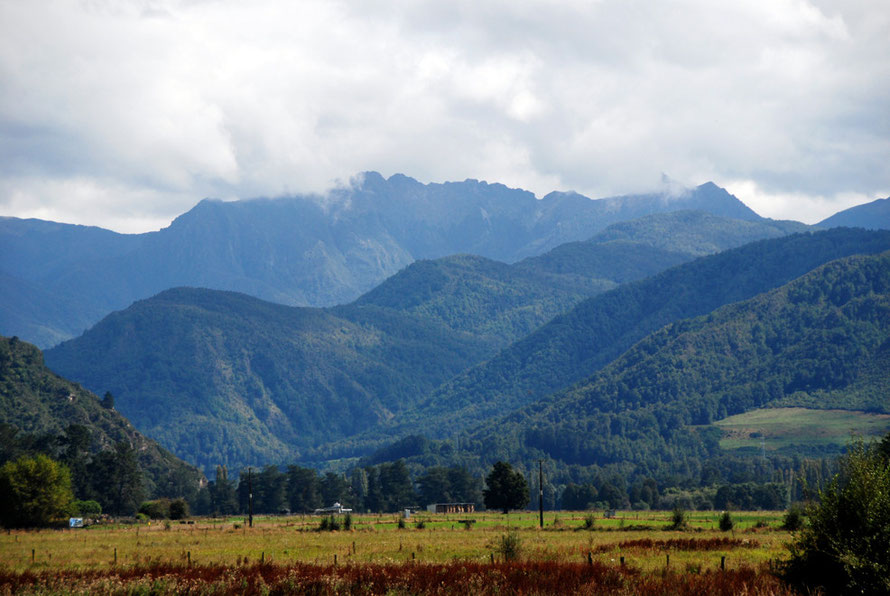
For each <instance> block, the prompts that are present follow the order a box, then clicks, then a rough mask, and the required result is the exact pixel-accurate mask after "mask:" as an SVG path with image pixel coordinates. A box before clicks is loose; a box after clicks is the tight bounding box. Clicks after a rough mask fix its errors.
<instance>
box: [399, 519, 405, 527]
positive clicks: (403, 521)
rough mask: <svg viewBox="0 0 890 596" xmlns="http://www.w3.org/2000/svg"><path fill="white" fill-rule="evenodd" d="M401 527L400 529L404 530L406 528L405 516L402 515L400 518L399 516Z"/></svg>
mask: <svg viewBox="0 0 890 596" xmlns="http://www.w3.org/2000/svg"><path fill="white" fill-rule="evenodd" d="M399 529H400V530H404V529H405V518H404V517H400V518H399Z"/></svg>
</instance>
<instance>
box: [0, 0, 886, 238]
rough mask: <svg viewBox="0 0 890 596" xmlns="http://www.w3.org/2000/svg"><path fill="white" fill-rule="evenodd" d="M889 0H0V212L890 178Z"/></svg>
mask: <svg viewBox="0 0 890 596" xmlns="http://www.w3.org/2000/svg"><path fill="white" fill-rule="evenodd" d="M888 31H890V3H888V2H887V1H886V0H845V1H835V2H829V1H806V0H744V1H735V0H726V1H722V0H721V1H719V2H715V1H714V0H677V1H672V0H649V1H635V0H564V1H562V2H552V1H551V0H546V1H528V0H503V1H501V0H489V1H485V0H448V1H440V0H435V1H433V0H401V1H400V0H385V1H384V0H356V1H354V2H337V1H335V0H325V1H314V0H299V1H293V0H251V1H250V2H244V1H242V0H219V1H216V0H181V1H175V0H158V1H152V0H142V1H124V0H120V1H107V0H81V1H73V0H71V1H66V0H57V1H49V0H46V1H44V0H28V1H25V0H0V215H6V216H15V217H36V218H40V219H48V220H54V221H63V222H69V223H79V224H89V225H98V226H102V227H106V228H110V229H114V230H117V231H120V232H143V231H148V230H155V229H159V228H161V227H164V226H166V225H168V224H169V222H170V221H171V220H172V219H173V218H174V217H176V216H177V215H179V214H181V213H183V212H185V211H187V210H188V209H190V208H191V207H192V206H194V204H195V203H197V202H198V201H199V200H201V199H202V198H205V197H214V198H221V199H224V200H234V199H239V198H251V197H258V196H270V197H274V196H282V195H291V194H298V193H323V192H324V191H325V190H326V189H330V188H332V187H335V186H342V185H345V184H349V181H350V180H351V179H353V177H354V176H355V175H356V174H358V173H359V172H362V171H366V170H375V171H379V172H380V173H382V174H383V175H384V176H390V175H392V174H395V173H403V174H405V175H408V176H411V177H413V178H416V179H418V180H420V181H421V182H424V183H427V182H444V181H449V180H464V179H467V178H476V179H479V180H487V181H489V182H500V183H503V184H506V185H507V186H510V187H516V188H524V189H527V190H531V191H532V192H534V193H536V194H537V195H538V196H539V197H542V196H544V195H545V194H547V193H548V192H550V191H552V190H564V191H567V190H574V191H577V192H579V193H581V194H584V195H587V196H589V197H593V198H599V197H606V196H614V195H619V194H630V193H635V192H646V191H651V190H656V189H657V188H658V187H659V185H660V184H661V180H662V177H663V175H665V174H666V175H667V176H669V177H670V178H671V179H672V180H675V181H678V182H679V183H681V184H684V185H688V186H694V185H698V184H701V183H704V182H706V181H713V182H715V183H717V184H718V185H720V186H723V187H725V188H727V189H728V190H729V191H730V192H732V193H734V194H735V195H736V196H737V197H739V198H740V199H741V200H743V201H744V202H745V203H746V204H748V205H749V206H750V207H752V208H753V209H754V210H755V211H757V212H758V213H760V214H761V215H763V216H766V217H772V218H780V219H796V220H799V221H804V222H807V223H814V222H816V221H819V220H821V219H823V218H825V217H827V216H829V215H831V214H833V213H835V212H836V211H839V210H841V209H845V208H848V207H850V206H853V205H856V204H860V203H865V202H869V201H872V200H875V199H878V198H883V197H887V196H888V195H890V166H888V164H890V35H888Z"/></svg>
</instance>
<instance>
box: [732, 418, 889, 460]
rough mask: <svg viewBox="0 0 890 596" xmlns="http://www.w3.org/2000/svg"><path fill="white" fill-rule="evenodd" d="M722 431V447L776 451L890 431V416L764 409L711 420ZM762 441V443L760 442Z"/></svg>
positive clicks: (833, 443)
mask: <svg viewBox="0 0 890 596" xmlns="http://www.w3.org/2000/svg"><path fill="white" fill-rule="evenodd" d="M714 426H717V427H718V428H720V429H721V430H722V431H723V439H721V440H720V447H721V448H722V449H740V448H756V449H759V448H760V447H761V445H763V446H764V447H765V448H766V449H769V450H776V449H781V448H783V447H789V446H791V445H802V446H820V447H823V446H835V447H837V448H839V449H840V448H842V447H844V446H846V445H848V444H849V442H850V436H851V435H852V434H854V433H855V434H858V435H861V436H863V437H881V436H884V435H886V434H887V433H888V432H890V415H887V414H870V413H867V412H854V411H849V410H812V409H807V408H765V409H761V410H752V411H750V412H746V413H744V414H738V415H736V416H730V417H728V418H724V419H723V420H720V421H718V422H715V423H714ZM761 441H762V442H761Z"/></svg>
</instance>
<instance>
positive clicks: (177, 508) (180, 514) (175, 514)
mask: <svg viewBox="0 0 890 596" xmlns="http://www.w3.org/2000/svg"><path fill="white" fill-rule="evenodd" d="M188 516H189V504H188V503H187V502H186V500H185V499H183V498H179V499H174V500H173V501H171V502H170V519H185V518H187V517H188Z"/></svg>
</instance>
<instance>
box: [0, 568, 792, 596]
mask: <svg viewBox="0 0 890 596" xmlns="http://www.w3.org/2000/svg"><path fill="white" fill-rule="evenodd" d="M60 591H64V592H66V593H79V592H80V593H103V594H127V593H152V594H174V593H177V594H178V593H189V594H211V593H212V594H248V595H251V594H293V593H299V594H317V595H328V594H352V593H362V594H385V593H388V592H395V593H410V594H461V595H466V594H495V593H499V594H502V593H514V594H587V595H598V594H639V595H641V596H647V595H655V594H678V595H689V596H693V595H696V596H697V595H699V594H716V595H722V596H730V595H735V594H748V595H752V596H753V595H767V594H768V595H790V594H791V593H790V592H789V591H788V590H787V589H786V588H785V587H784V585H783V584H781V583H780V582H779V580H777V579H776V578H775V577H774V576H773V575H772V574H770V573H769V572H768V571H766V570H757V569H753V568H750V567H742V568H739V569H733V570H728V571H708V572H703V573H684V572H682V571H677V572H674V571H667V570H665V571H664V572H662V573H657V574H645V573H641V572H640V571H639V570H636V569H634V568H632V567H620V566H614V565H606V564H603V563H598V562H593V563H592V564H589V563H556V562H524V563H495V564H484V563H475V562H454V563H449V564H445V565H430V564H403V565H375V564H364V565H351V564H350V565H341V566H330V565H327V566H324V565H311V564H304V563H295V564H290V565H281V564H254V565H247V566H226V565H201V566H193V567H187V566H182V565H171V564H159V565H152V566H147V567H129V568H111V569H106V570H101V571H99V570H96V571H86V570H64V571H52V572H50V571H40V572H33V571H24V572H21V573H15V572H8V571H2V570H0V593H2V594H16V593H55V592H60Z"/></svg>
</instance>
